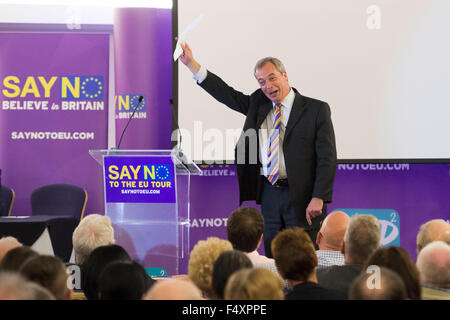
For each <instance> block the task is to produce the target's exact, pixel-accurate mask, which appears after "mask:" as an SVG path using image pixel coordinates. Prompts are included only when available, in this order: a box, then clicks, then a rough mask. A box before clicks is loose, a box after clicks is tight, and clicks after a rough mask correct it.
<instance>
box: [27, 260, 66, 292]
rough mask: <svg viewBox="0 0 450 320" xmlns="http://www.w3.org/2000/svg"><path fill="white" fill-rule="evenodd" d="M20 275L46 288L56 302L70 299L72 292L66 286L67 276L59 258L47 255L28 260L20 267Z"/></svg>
mask: <svg viewBox="0 0 450 320" xmlns="http://www.w3.org/2000/svg"><path fill="white" fill-rule="evenodd" d="M20 273H21V274H22V275H23V276H24V277H25V278H27V279H28V280H30V281H34V282H37V283H38V284H40V285H41V286H43V287H44V288H47V289H48V290H49V291H50V292H51V293H52V294H53V295H54V297H55V298H56V300H71V299H72V290H71V289H69V288H68V286H67V279H68V278H69V274H68V273H67V270H66V266H65V265H64V263H63V262H62V260H61V259H60V258H58V257H54V256H48V255H39V256H36V257H33V258H30V259H28V260H27V261H26V262H25V263H24V264H23V265H22V267H21V268H20Z"/></svg>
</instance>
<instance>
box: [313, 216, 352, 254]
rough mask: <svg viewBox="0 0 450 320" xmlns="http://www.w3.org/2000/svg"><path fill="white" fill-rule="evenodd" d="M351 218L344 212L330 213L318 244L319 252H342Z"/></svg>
mask: <svg viewBox="0 0 450 320" xmlns="http://www.w3.org/2000/svg"><path fill="white" fill-rule="evenodd" d="M349 221H350V217H349V216H348V215H347V214H346V213H345V212H343V211H334V212H332V213H330V214H329V215H328V216H327V217H326V218H325V220H324V221H323V223H322V227H321V228H320V231H319V234H318V235H317V239H316V243H317V245H318V246H319V250H331V251H340V250H341V246H342V242H343V241H344V235H345V231H346V230H347V226H348V223H349Z"/></svg>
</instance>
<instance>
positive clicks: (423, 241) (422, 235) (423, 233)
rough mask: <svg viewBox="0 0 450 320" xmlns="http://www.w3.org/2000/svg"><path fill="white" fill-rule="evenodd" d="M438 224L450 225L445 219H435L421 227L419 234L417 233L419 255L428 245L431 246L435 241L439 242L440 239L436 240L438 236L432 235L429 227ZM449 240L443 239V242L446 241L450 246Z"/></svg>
mask: <svg viewBox="0 0 450 320" xmlns="http://www.w3.org/2000/svg"><path fill="white" fill-rule="evenodd" d="M436 223H442V224H447V225H448V223H447V222H446V221H445V220H444V219H433V220H430V221H428V222H426V223H424V224H423V225H421V226H420V229H419V232H418V233H417V253H419V252H420V250H422V249H423V248H424V247H425V246H426V245H427V244H429V243H430V242H432V241H433V240H438V239H436V235H432V234H430V230H429V227H430V226H431V225H433V224H436ZM449 239H450V237H448V238H447V239H442V240H444V241H446V242H447V243H448V244H450V243H449V242H448V241H449ZM439 240H440V239H439Z"/></svg>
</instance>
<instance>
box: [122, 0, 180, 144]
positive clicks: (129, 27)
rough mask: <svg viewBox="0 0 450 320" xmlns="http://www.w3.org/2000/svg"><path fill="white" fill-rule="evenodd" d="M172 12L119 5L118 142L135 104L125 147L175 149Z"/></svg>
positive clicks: (125, 139) (124, 139)
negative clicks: (173, 144) (172, 137)
mask: <svg viewBox="0 0 450 320" xmlns="http://www.w3.org/2000/svg"><path fill="white" fill-rule="evenodd" d="M171 17H172V10H170V9H156V8H118V9H115V12H114V56H115V58H114V62H115V91H116V92H115V106H114V108H115V111H116V112H115V116H116V144H118V143H119V140H120V137H121V135H122V132H123V130H124V128H125V127H126V125H127V123H128V120H129V118H130V117H131V115H132V113H133V110H134V108H135V107H136V112H135V114H134V116H133V120H132V121H131V122H130V125H129V127H128V128H127V131H126V133H125V134H124V136H123V140H122V142H121V147H120V148H121V149H141V150H142V149H171V135H172V122H171V120H172V106H171V104H170V100H171V99H172V27H171ZM140 96H142V97H143V98H144V99H143V101H142V102H141V103H139V105H138V101H139V97H140Z"/></svg>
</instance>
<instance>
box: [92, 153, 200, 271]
mask: <svg viewBox="0 0 450 320" xmlns="http://www.w3.org/2000/svg"><path fill="white" fill-rule="evenodd" d="M89 154H90V155H91V156H92V157H93V158H94V159H95V160H96V161H97V162H98V163H99V164H100V165H102V167H103V177H104V179H103V181H104V196H105V215H106V216H108V217H109V218H110V219H111V222H112V224H113V228H114V237H115V240H116V244H118V245H120V246H122V247H123V248H124V249H125V250H127V252H128V253H129V254H130V256H131V258H132V259H133V260H135V261H137V262H139V263H140V264H141V265H143V266H144V268H146V271H147V273H148V274H150V275H151V276H160V277H165V276H172V275H175V274H179V273H180V265H181V263H182V262H186V261H187V259H188V256H189V252H190V248H189V219H190V218H189V214H190V213H189V207H190V206H189V191H190V190H189V189H190V176H191V175H200V174H201V170H200V169H199V168H198V166H197V165H196V164H195V163H193V162H192V161H190V160H189V159H187V158H186V156H185V155H184V154H183V153H182V152H181V151H180V150H178V149H173V150H89Z"/></svg>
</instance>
